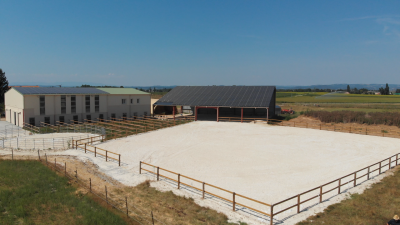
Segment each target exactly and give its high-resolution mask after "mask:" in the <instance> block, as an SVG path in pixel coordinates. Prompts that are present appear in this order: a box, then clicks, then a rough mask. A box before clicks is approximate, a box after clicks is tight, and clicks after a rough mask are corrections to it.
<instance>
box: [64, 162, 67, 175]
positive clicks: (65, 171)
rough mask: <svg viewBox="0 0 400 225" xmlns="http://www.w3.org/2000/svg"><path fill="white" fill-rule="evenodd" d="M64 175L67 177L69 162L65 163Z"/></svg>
mask: <svg viewBox="0 0 400 225" xmlns="http://www.w3.org/2000/svg"><path fill="white" fill-rule="evenodd" d="M64 175H65V176H67V162H64Z"/></svg>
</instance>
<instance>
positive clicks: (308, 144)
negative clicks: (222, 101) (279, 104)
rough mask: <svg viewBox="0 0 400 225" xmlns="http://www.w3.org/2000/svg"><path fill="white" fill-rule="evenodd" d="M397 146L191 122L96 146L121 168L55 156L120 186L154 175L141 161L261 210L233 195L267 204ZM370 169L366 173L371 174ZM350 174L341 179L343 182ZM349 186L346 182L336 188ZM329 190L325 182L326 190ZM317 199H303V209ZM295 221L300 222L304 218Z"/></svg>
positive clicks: (214, 202)
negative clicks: (94, 168)
mask: <svg viewBox="0 0 400 225" xmlns="http://www.w3.org/2000/svg"><path fill="white" fill-rule="evenodd" d="M399 143H400V139H394V138H383V137H374V136H365V135H358V134H348V133H340V132H332V131H320V130H313V129H304V128H292V127H278V126H269V125H264V124H240V123H222V122H221V123H215V122H193V123H188V124H184V125H180V126H176V127H171V128H166V129H162V130H157V131H152V132H148V133H143V134H140V135H137V136H129V137H126V138H120V139H117V140H112V141H107V142H105V143H102V144H99V145H96V146H98V147H100V148H104V149H108V150H110V151H113V152H116V153H119V154H121V155H122V162H123V164H122V165H121V167H120V168H119V167H118V165H117V164H115V163H111V162H105V161H104V159H101V158H96V159H93V157H92V156H90V155H89V154H86V155H85V154H84V153H83V152H82V151H76V150H68V151H64V152H62V153H58V154H68V155H76V156H78V157H79V158H81V159H84V160H88V159H89V160H92V161H93V162H94V163H95V164H97V165H98V166H99V169H100V170H101V171H102V172H104V173H106V174H108V175H109V176H111V177H113V178H114V179H116V180H118V181H120V182H122V183H123V184H125V185H137V184H139V183H141V182H143V181H144V180H146V179H152V180H156V177H155V176H154V174H151V173H149V172H146V171H142V173H143V174H144V175H143V174H142V175H139V174H138V173H139V163H138V162H139V161H142V162H145V163H148V164H151V165H155V166H158V167H161V168H164V169H166V170H169V171H171V172H176V173H180V174H182V175H184V176H187V177H190V178H194V179H196V180H199V181H202V182H206V183H207V184H210V185H214V186H216V187H219V188H223V189H226V190H228V191H232V192H235V193H237V194H238V196H237V197H236V201H237V202H238V203H240V204H244V205H246V206H249V207H252V208H255V209H258V210H260V211H262V212H266V213H268V212H269V210H270V209H269V207H268V206H265V205H262V204H258V203H256V202H253V201H250V200H247V199H245V198H241V197H240V196H239V195H242V196H245V197H249V198H252V199H255V200H258V201H261V202H264V203H267V204H271V203H276V202H278V201H281V200H284V199H286V198H288V197H291V196H293V195H296V194H299V193H301V192H303V191H306V190H309V189H311V188H315V187H318V186H320V185H322V184H324V183H327V182H329V181H333V180H335V179H337V178H339V177H341V176H344V175H347V174H349V173H351V172H354V171H357V170H359V169H362V168H364V167H366V166H369V165H371V164H374V163H376V162H378V161H380V160H383V159H386V158H387V157H389V156H392V155H394V154H396V153H398V149H397V147H396V146H398V144H399ZM48 154H50V153H49V152H48ZM392 162H394V161H392ZM392 165H393V164H392ZM143 168H145V169H147V170H149V171H152V172H154V173H156V168H155V167H145V165H143ZM375 168H377V166H375ZM377 174H378V173H377V172H375V174H374V173H372V174H371V178H373V177H375V176H376V175H377ZM160 175H162V176H167V177H170V178H173V179H177V177H176V176H175V175H174V174H171V173H168V172H166V171H162V172H160ZM350 178H351V177H350ZM350 178H349V179H347V180H346V179H343V181H342V182H343V183H346V182H348V181H349V180H351V179H350ZM364 178H365V179H360V180H358V181H357V182H358V184H359V183H361V182H363V181H365V180H366V177H364ZM161 180H164V181H165V182H161V183H162V184H161V183H159V182H157V183H154V184H153V185H154V186H155V187H158V188H159V189H160V190H176V184H175V183H173V182H172V183H171V182H170V180H165V179H163V178H162V179H161ZM181 182H182V183H186V184H188V185H191V186H193V187H195V188H199V189H201V185H202V184H201V183H197V182H194V181H193V180H189V179H186V180H185V178H184V177H181ZM250 184H251V185H250ZM332 187H334V186H333V185H332ZM351 187H352V185H349V184H347V183H346V186H344V187H343V190H345V189H346V188H351ZM186 189H187V190H188V191H189V193H192V194H193V195H192V196H193V197H194V198H195V199H197V200H196V202H197V203H199V204H204V205H205V206H209V207H211V208H215V209H218V210H220V211H222V212H227V213H226V214H227V215H228V216H229V217H230V219H233V220H235V219H236V220H239V219H240V218H242V221H244V222H246V221H247V222H249V223H257V222H263V221H264V223H265V222H266V221H268V217H267V216H264V215H262V214H260V213H255V215H254V212H253V211H249V210H246V209H244V208H242V207H240V206H238V211H240V212H239V215H240V216H239V218H238V215H237V214H232V213H229V209H231V207H232V206H229V205H230V203H229V202H226V201H221V200H220V199H218V198H215V197H213V196H211V195H210V196H208V197H206V201H204V202H202V201H201V200H199V199H201V193H196V190H195V189H191V188H186ZM328 189H330V187H326V190H328ZM206 190H207V191H209V192H211V193H213V194H216V195H218V196H221V197H223V198H226V199H228V200H229V199H232V195H231V194H230V193H229V192H224V191H221V190H219V189H216V188H213V187H211V186H207V189H206ZM180 194H182V193H180ZM335 195H337V192H336V191H333V192H332V193H328V194H326V195H325V197H324V198H331V197H333V196H335ZM306 197H307V196H305V198H306ZM316 202H317V200H315V201H310V202H309V203H310V204H309V205H308V204H303V205H302V209H304V208H306V207H308V206H311V205H313V204H315V203H316ZM291 203H293V202H291ZM285 206H288V205H281V206H278V207H276V208H275V210H277V211H279V210H281V209H284V208H285ZM293 214H295V212H294V211H293V210H292V211H287V212H285V213H283V214H281V215H279V216H277V218H276V219H279V218H280V219H283V218H287V217H291V216H292V215H293ZM299 215H302V214H299ZM304 215H307V214H303V215H302V216H304ZM243 218H244V219H243ZM298 218H299V221H300V220H301V219H304V218H303V217H298ZM292 222H293V221H292ZM292 222H289V223H288V224H292Z"/></svg>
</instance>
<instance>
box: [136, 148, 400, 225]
mask: <svg viewBox="0 0 400 225" xmlns="http://www.w3.org/2000/svg"><path fill="white" fill-rule="evenodd" d="M399 155H400V153H398V154H396V155H393V156H391V157H389V158H386V159H384V160H382V161H379V162H377V163H374V164H372V165H370V166H367V167H365V168H362V169H360V170H357V171H355V172H353V173H350V174H348V175H345V176H342V177H340V178H338V179H336V180H333V181H330V182H328V183H325V184H323V185H320V186H318V187H315V188H312V189H310V190H308V191H305V192H302V193H300V194H297V195H294V196H292V197H290V198H287V199H285V200H282V201H279V202H277V203H274V204H268V203H265V202H262V201H258V200H256V199H252V198H249V197H246V196H244V195H240V194H237V193H235V192H232V191H229V190H226V189H223V188H220V187H217V186H215V185H212V184H209V183H206V182H202V181H200V180H197V179H194V178H191V177H188V176H185V175H182V174H179V173H176V172H173V171H170V170H167V169H164V168H161V167H158V166H155V165H152V164H149V163H145V162H141V161H140V165H139V173H140V174H141V173H142V171H146V172H148V173H151V174H153V175H155V176H156V178H157V181H159V180H160V177H163V178H166V179H168V180H171V181H174V182H176V183H177V187H178V189H180V187H181V185H185V186H187V187H190V188H193V189H195V190H197V191H199V192H200V193H202V197H203V199H204V198H205V194H208V195H210V196H214V197H216V198H219V199H222V200H224V201H227V202H229V203H232V209H233V211H236V205H239V206H242V207H244V208H247V209H250V210H252V211H255V212H258V213H261V214H263V215H266V216H269V217H270V224H271V225H273V221H274V216H277V215H279V214H281V213H283V212H286V211H288V210H291V209H293V208H296V213H300V212H301V211H302V209H301V207H302V205H303V204H305V203H307V202H310V201H311V200H313V199H318V202H319V203H322V202H323V200H324V196H325V195H327V194H328V193H331V194H332V192H333V191H335V190H336V191H337V194H340V193H342V191H343V187H344V186H346V185H347V188H351V187H355V186H356V185H357V184H358V183H360V182H364V181H367V180H369V179H370V177H371V176H373V175H374V173H377V174H376V175H380V174H381V173H383V172H385V171H387V170H389V169H391V168H393V167H395V166H397V165H398V160H399ZM143 166H149V167H152V168H153V169H154V170H155V171H151V169H146V168H143ZM162 171H165V172H167V173H168V174H173V175H175V176H177V178H172V177H171V176H168V175H167V174H165V173H163V174H161V172H162ZM182 178H186V179H188V180H190V181H194V182H197V183H198V184H200V186H197V187H196V185H193V184H188V182H183V181H182ZM362 179H364V180H362ZM357 182H358V183H357ZM206 187H212V188H214V189H217V190H219V191H222V192H225V193H226V194H228V195H230V198H229V197H226V196H221V195H220V194H216V193H213V192H212V191H209V190H206ZM333 195H335V194H334V193H333ZM237 197H241V198H242V200H243V199H245V200H248V201H250V202H251V203H253V204H254V203H257V204H259V205H260V206H264V207H265V206H266V207H269V210H265V208H264V210H263V209H260V208H259V207H257V209H256V207H250V206H249V205H246V204H243V203H241V202H240V201H238V199H237ZM281 206H282V207H285V208H284V209H280V210H279V209H278V211H274V208H277V207H281ZM267 211H269V213H266V212H267Z"/></svg>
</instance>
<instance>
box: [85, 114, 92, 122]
mask: <svg viewBox="0 0 400 225" xmlns="http://www.w3.org/2000/svg"><path fill="white" fill-rule="evenodd" d="M86 120H87V122H88V123H91V122H92V116H91V115H86Z"/></svg>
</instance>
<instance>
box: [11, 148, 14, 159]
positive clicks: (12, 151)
mask: <svg viewBox="0 0 400 225" xmlns="http://www.w3.org/2000/svg"><path fill="white" fill-rule="evenodd" d="M11 160H14V150H13V149H11Z"/></svg>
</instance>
